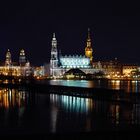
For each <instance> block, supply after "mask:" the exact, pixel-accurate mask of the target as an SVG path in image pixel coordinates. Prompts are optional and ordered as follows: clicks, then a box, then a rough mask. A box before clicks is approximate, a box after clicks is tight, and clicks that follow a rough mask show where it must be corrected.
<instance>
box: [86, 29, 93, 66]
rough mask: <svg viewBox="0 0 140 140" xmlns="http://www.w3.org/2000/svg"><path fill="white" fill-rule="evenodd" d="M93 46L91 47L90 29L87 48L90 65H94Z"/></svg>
mask: <svg viewBox="0 0 140 140" xmlns="http://www.w3.org/2000/svg"><path fill="white" fill-rule="evenodd" d="M92 52H93V50H92V45H91V38H90V29H89V28H88V37H87V43H86V48H85V56H86V57H88V58H90V63H91V64H92V61H93V56H92Z"/></svg>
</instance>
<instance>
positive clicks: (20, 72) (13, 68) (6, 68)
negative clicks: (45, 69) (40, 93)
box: [0, 49, 32, 76]
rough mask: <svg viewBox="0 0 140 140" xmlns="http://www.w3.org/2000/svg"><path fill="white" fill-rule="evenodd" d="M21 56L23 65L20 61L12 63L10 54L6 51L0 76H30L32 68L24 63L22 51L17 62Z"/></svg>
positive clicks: (0, 67)
mask: <svg viewBox="0 0 140 140" xmlns="http://www.w3.org/2000/svg"><path fill="white" fill-rule="evenodd" d="M21 54H22V58H23V59H22V60H23V61H22V62H24V65H23V63H22V62H21V61H19V63H15V62H12V58H11V53H10V50H9V49H8V51H7V53H6V59H5V64H3V65H1V66H0V75H3V76H30V75H31V74H32V68H31V66H30V62H29V61H25V60H26V57H25V53H24V50H23V49H22V50H21V52H20V56H19V60H21ZM21 64H22V65H21Z"/></svg>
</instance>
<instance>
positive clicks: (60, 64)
mask: <svg viewBox="0 0 140 140" xmlns="http://www.w3.org/2000/svg"><path fill="white" fill-rule="evenodd" d="M92 52H93V51H92V46H91V38H90V31H89V30H88V38H87V44H86V47H85V55H68V56H67V55H62V54H59V55H58V50H57V40H56V37H55V34H53V38H52V48H51V59H50V75H51V76H53V77H55V76H56V77H57V76H62V75H64V74H65V73H66V72H67V71H68V70H70V69H77V68H78V69H80V70H82V71H83V72H84V73H86V74H88V73H91V74H93V73H95V72H97V71H99V69H94V68H93V67H92V63H93V54H92Z"/></svg>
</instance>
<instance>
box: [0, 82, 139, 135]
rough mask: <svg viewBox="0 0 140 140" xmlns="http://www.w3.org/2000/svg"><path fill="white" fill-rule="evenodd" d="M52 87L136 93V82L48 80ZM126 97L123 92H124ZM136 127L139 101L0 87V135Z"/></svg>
mask: <svg viewBox="0 0 140 140" xmlns="http://www.w3.org/2000/svg"><path fill="white" fill-rule="evenodd" d="M48 82H49V83H50V84H54V85H67V86H82V87H93V86H94V87H108V88H113V89H124V90H126V91H127V92H130V91H132V92H138V91H139V88H140V87H139V86H140V82H139V81H124V82H122V81H109V83H105V82H103V81H63V80H60V81H48ZM126 94H127V93H126ZM139 126H140V102H139V99H138V102H137V103H119V102H114V101H101V100H97V99H96V100H94V99H90V98H80V97H72V96H66V95H57V94H53V93H51V94H48V93H46V94H41V93H39V92H37V91H35V90H30V89H29V88H28V89H26V88H22V87H20V88H15V89H14V88H12V89H11V88H8V87H7V88H0V134H7V133H14V134H17V133H27V134H28V133H29V134H34V133H36V134H37V133H39V134H45V133H77V132H94V131H107V130H109V131H112V130H113V131H118V130H133V129H134V128H137V127H138V128H139Z"/></svg>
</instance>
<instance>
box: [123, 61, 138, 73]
mask: <svg viewBox="0 0 140 140" xmlns="http://www.w3.org/2000/svg"><path fill="white" fill-rule="evenodd" d="M138 68H139V67H138V65H136V64H124V65H123V66H122V73H123V75H126V76H130V75H131V74H132V73H133V72H135V71H137V70H138Z"/></svg>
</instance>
